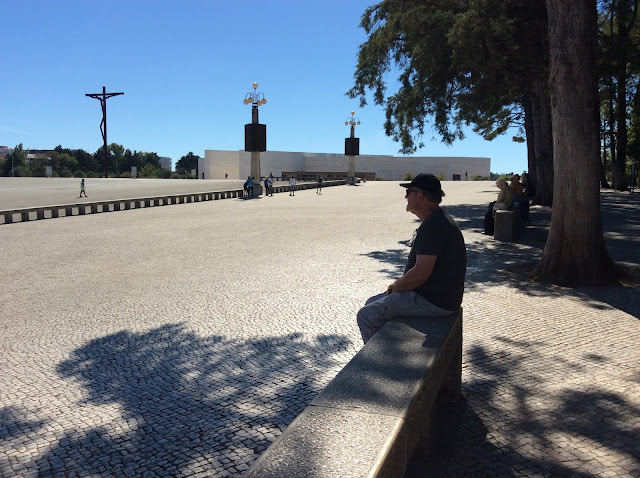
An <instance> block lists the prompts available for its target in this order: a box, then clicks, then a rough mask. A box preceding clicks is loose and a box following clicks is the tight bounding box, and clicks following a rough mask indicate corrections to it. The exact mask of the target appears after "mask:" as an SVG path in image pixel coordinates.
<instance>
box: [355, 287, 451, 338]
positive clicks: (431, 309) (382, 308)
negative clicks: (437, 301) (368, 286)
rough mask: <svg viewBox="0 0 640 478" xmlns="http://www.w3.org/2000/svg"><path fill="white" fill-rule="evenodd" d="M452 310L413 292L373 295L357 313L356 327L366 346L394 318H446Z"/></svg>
mask: <svg viewBox="0 0 640 478" xmlns="http://www.w3.org/2000/svg"><path fill="white" fill-rule="evenodd" d="M453 313H454V311H452V310H445V309H441V308H440V307H436V306H435V305H433V304H432V303H431V302H429V301H428V300H427V299H425V298H424V297H423V296H421V295H420V294H418V293H416V292H413V291H406V292H394V293H393V294H391V295H387V294H386V293H382V294H378V295H374V296H373V297H371V298H369V299H368V300H367V302H366V303H365V306H364V307H363V308H362V309H360V310H359V311H358V316H357V318H358V327H360V333H361V334H362V340H363V341H364V343H365V344H366V343H367V342H368V341H369V339H370V338H371V337H373V335H374V334H375V333H376V332H377V331H378V330H380V329H381V328H382V326H383V325H384V324H386V323H387V322H389V321H390V320H391V319H392V318H394V317H416V318H429V317H434V318H435V317H446V316H447V315H451V314H453Z"/></svg>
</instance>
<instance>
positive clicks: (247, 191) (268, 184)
mask: <svg viewBox="0 0 640 478" xmlns="http://www.w3.org/2000/svg"><path fill="white" fill-rule="evenodd" d="M225 176H226V175H225ZM225 179H226V178H225ZM323 181H324V179H323V178H322V176H318V180H317V188H316V194H322V183H323ZM274 183H275V178H274V177H273V173H270V174H269V176H267V177H266V178H264V190H265V196H273V185H274ZM254 184H255V178H254V177H253V176H247V180H246V181H245V182H244V192H243V196H242V197H253V196H255V192H254ZM295 195H296V178H295V176H291V177H290V178H289V196H295Z"/></svg>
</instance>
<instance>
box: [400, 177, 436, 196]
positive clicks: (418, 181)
mask: <svg viewBox="0 0 640 478" xmlns="http://www.w3.org/2000/svg"><path fill="white" fill-rule="evenodd" d="M400 186H402V187H403V188H417V189H421V190H422V191H426V192H428V193H432V194H437V195H440V197H442V196H444V191H443V190H442V186H441V184H440V180H439V179H438V178H436V177H435V176H434V175H433V174H431V173H420V174H418V175H417V176H416V177H415V178H413V181H411V182H410V183H400Z"/></svg>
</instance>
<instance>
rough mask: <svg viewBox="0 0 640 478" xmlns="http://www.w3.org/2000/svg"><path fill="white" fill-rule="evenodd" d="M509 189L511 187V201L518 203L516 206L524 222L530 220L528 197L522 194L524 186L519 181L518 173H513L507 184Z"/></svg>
mask: <svg viewBox="0 0 640 478" xmlns="http://www.w3.org/2000/svg"><path fill="white" fill-rule="evenodd" d="M509 186H510V187H511V189H513V202H514V203H518V207H519V209H520V217H522V220H523V221H525V222H526V223H529V222H531V221H530V220H529V198H527V197H525V196H524V187H523V185H522V184H521V183H520V175H519V174H514V175H513V178H512V179H511V184H509Z"/></svg>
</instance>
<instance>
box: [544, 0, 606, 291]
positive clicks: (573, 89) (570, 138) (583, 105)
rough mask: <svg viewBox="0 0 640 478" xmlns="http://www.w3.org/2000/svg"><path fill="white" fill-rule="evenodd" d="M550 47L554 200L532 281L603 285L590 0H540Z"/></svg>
mask: <svg viewBox="0 0 640 478" xmlns="http://www.w3.org/2000/svg"><path fill="white" fill-rule="evenodd" d="M547 11H548V15H549V41H550V46H551V48H550V50H551V79H550V83H551V94H552V108H551V115H552V122H553V151H554V154H555V159H556V160H555V161H554V185H555V194H554V204H553V214H552V217H551V227H550V229H549V237H548V239H547V243H546V245H545V248H544V251H543V253H542V257H541V259H540V262H539V263H538V264H537V265H536V267H535V269H534V271H533V277H534V278H535V279H536V280H540V281H545V282H553V283H556V284H561V285H580V284H594V283H601V282H606V281H608V280H610V279H612V278H613V277H614V270H615V267H614V264H613V261H612V260H611V258H610V257H609V254H608V253H607V249H606V246H605V243H604V237H603V235H602V220H601V213H600V188H599V184H598V179H599V166H598V162H599V160H600V158H599V154H598V153H599V150H600V146H599V134H598V130H599V119H598V117H599V113H598V110H599V104H598V83H597V80H598V76H597V73H596V38H597V37H596V35H597V27H596V25H597V23H596V0H576V1H574V2H567V1H566V0H547Z"/></svg>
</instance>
